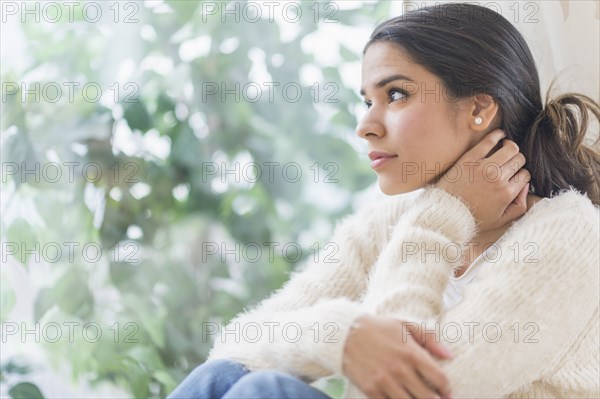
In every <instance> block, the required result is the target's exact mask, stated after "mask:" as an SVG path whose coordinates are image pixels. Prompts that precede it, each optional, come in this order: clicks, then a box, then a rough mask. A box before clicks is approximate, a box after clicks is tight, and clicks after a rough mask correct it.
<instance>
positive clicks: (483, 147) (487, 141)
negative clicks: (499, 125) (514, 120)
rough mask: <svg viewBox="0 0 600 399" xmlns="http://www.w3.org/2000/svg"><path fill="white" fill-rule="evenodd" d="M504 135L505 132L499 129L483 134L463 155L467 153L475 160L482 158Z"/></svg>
mask: <svg viewBox="0 0 600 399" xmlns="http://www.w3.org/2000/svg"><path fill="white" fill-rule="evenodd" d="M505 137H506V134H505V133H504V132H503V131H502V130H500V129H496V130H494V131H492V132H491V133H489V134H488V135H487V136H485V137H484V138H483V139H482V140H481V141H480V142H479V143H477V144H476V145H475V146H474V147H473V148H471V149H470V150H469V151H467V152H466V154H465V155H467V154H468V156H469V157H472V158H474V159H475V160H480V159H484V158H486V157H487V155H489V153H490V151H492V150H493V149H494V147H495V146H496V145H498V143H499V142H500V140H502V139H503V138H505Z"/></svg>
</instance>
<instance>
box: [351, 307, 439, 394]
mask: <svg viewBox="0 0 600 399" xmlns="http://www.w3.org/2000/svg"><path fill="white" fill-rule="evenodd" d="M356 323H357V324H356V326H354V327H353V328H352V329H351V330H350V333H349V334H348V338H347V340H346V343H345V346H344V360H343V372H344V374H345V375H346V376H347V377H348V378H349V379H350V380H351V381H352V382H353V383H354V384H355V385H356V386H357V387H358V388H360V390H361V391H362V392H364V393H365V394H366V395H367V396H368V397H369V398H381V397H383V398H441V397H449V395H450V385H449V381H448V379H447V378H446V376H445V375H444V373H443V371H442V369H441V367H440V366H439V365H438V364H437V363H436V362H435V360H434V359H433V358H432V357H431V355H430V354H429V352H428V351H430V352H432V353H434V354H436V355H437V356H438V357H443V358H448V357H449V353H448V352H446V351H445V350H444V348H443V347H442V346H441V345H440V344H439V343H437V342H436V337H435V336H434V337H432V336H431V334H420V333H415V332H416V331H417V327H416V326H414V324H413V323H411V324H405V323H404V322H402V321H401V320H397V319H393V318H389V317H382V316H374V315H367V316H362V317H359V318H357V319H356ZM411 327H412V329H411ZM413 334H414V335H413Z"/></svg>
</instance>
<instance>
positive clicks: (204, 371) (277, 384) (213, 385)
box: [167, 359, 331, 399]
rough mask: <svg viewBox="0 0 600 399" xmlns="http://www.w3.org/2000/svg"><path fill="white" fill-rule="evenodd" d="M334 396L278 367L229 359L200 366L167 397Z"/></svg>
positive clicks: (291, 398) (288, 398) (314, 398)
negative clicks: (262, 367)
mask: <svg viewBox="0 0 600 399" xmlns="http://www.w3.org/2000/svg"><path fill="white" fill-rule="evenodd" d="M219 398H220V399H234V398H235V399H242V398H248V399H249V398H256V399H267V398H273V399H300V398H302V399H331V397H329V396H327V395H326V394H325V393H324V392H322V391H320V390H318V389H317V388H314V387H312V386H310V385H309V384H307V383H306V382H304V381H302V380H300V379H298V378H297V377H294V376H292V375H290V374H286V373H283V372H281V371H278V370H274V369H273V370H257V371H252V372H251V371H249V370H248V369H246V368H245V367H244V366H243V365H242V364H240V363H237V362H235V361H233V360H228V359H215V360H210V361H208V362H205V363H203V364H201V365H199V366H198V367H196V368H195V369H194V370H193V371H192V372H191V373H190V374H189V375H188V376H187V377H186V378H185V379H184V380H183V382H182V383H181V384H179V386H177V388H175V390H174V391H173V392H171V394H170V395H169V396H168V397H167V399H219Z"/></svg>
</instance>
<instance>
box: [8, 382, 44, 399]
mask: <svg viewBox="0 0 600 399" xmlns="http://www.w3.org/2000/svg"><path fill="white" fill-rule="evenodd" d="M8 394H9V395H10V397H11V398H13V399H44V395H42V392H41V391H40V390H39V388H38V387H37V386H35V385H33V384H32V383H30V382H20V383H18V384H17V385H15V386H14V387H12V388H11V389H9V390H8Z"/></svg>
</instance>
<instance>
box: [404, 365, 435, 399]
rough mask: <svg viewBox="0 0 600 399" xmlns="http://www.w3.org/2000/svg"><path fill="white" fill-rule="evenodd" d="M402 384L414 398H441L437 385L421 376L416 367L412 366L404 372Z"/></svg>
mask: <svg viewBox="0 0 600 399" xmlns="http://www.w3.org/2000/svg"><path fill="white" fill-rule="evenodd" d="M400 381H402V385H404V389H405V390H406V391H407V392H408V393H409V395H411V397H414V398H441V396H440V395H439V393H437V392H436V389H435V387H432V386H430V385H429V382H428V381H427V380H426V378H424V377H423V376H421V375H420V374H419V373H418V372H417V370H416V369H413V368H411V370H410V371H409V372H407V373H404V375H403V378H402V379H401V380H400Z"/></svg>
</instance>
